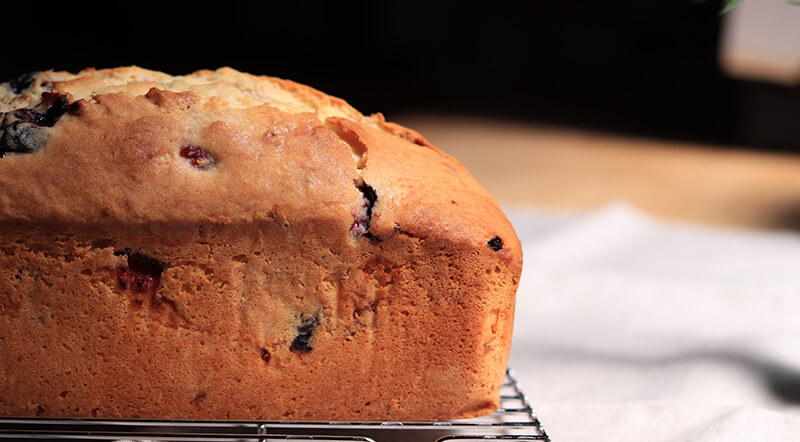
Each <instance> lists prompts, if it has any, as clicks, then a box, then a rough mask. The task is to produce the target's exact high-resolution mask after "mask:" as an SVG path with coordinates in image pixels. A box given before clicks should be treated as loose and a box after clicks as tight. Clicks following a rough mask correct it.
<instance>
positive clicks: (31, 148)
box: [0, 92, 72, 158]
mask: <svg viewBox="0 0 800 442" xmlns="http://www.w3.org/2000/svg"><path fill="white" fill-rule="evenodd" d="M71 109H72V106H71V105H70V104H69V102H68V101H67V96H66V95H61V94H55V93H50V92H45V93H44V94H42V103H41V104H40V105H39V106H37V107H36V108H27V109H17V110H13V111H11V112H7V113H4V114H0V158H2V157H3V155H4V154H7V153H33V152H36V151H37V150H39V149H41V148H43V147H44V146H45V144H47V137H48V134H47V132H46V131H42V130H40V128H41V127H53V126H54V125H55V124H56V122H57V121H58V120H59V119H60V118H61V116H62V115H64V114H65V113H67V112H69V111H70V110H71Z"/></svg>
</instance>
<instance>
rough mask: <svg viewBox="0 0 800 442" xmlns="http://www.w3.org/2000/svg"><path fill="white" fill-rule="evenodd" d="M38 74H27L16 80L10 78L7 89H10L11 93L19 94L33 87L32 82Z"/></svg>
mask: <svg viewBox="0 0 800 442" xmlns="http://www.w3.org/2000/svg"><path fill="white" fill-rule="evenodd" d="M40 73H41V72H28V73H25V74H22V75H20V76H18V77H16V78H12V79H11V80H8V87H9V88H11V92H13V93H15V94H21V93H22V92H23V91H25V90H26V89H28V88H30V87H31V86H33V80H34V79H35V77H36V76H37V75H39V74H40Z"/></svg>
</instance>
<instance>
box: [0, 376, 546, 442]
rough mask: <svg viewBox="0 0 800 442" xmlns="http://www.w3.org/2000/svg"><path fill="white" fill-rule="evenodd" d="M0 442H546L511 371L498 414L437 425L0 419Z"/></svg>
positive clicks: (438, 423) (537, 421)
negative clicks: (31, 441) (32, 441)
mask: <svg viewBox="0 0 800 442" xmlns="http://www.w3.org/2000/svg"><path fill="white" fill-rule="evenodd" d="M0 439H37V440H69V439H72V440H76V439H78V440H101V441H199V440H208V441H215V442H216V441H259V442H273V441H285V440H293V441H327V442H345V441H347V442H354V441H356V442H464V441H475V440H487V439H488V440H541V441H549V440H550V438H549V437H548V436H547V433H546V432H545V430H544V428H543V427H542V424H541V422H539V419H538V418H537V417H536V412H535V411H534V410H533V408H532V407H531V405H530V403H529V402H528V398H527V396H525V394H524V393H523V392H522V389H521V388H520V385H519V383H518V382H517V380H516V378H515V377H514V373H513V372H512V371H511V370H508V371H507V372H506V381H505V383H504V384H503V388H502V390H501V392H500V409H499V410H497V411H496V412H495V413H493V414H491V415H489V416H484V417H480V418H476V419H459V420H452V421H443V422H427V423H423V422H375V423H371V422H369V423H368V422H251V421H144V420H102V419H51V418H0Z"/></svg>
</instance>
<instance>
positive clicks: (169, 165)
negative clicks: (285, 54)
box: [0, 67, 522, 421]
mask: <svg viewBox="0 0 800 442" xmlns="http://www.w3.org/2000/svg"><path fill="white" fill-rule="evenodd" d="M521 266H522V257H521V249H520V245H519V241H518V239H517V237H516V235H515V233H514V231H513V229H512V227H511V225H510V223H509V222H508V220H507V219H506V217H505V216H504V215H503V213H502V212H501V211H500V209H499V208H498V205H497V203H496V202H495V201H494V200H493V199H492V197H491V196H490V195H489V194H488V193H487V192H486V191H485V190H484V189H483V188H482V187H481V186H480V185H479V184H478V183H477V182H476V180H475V179H474V178H472V177H471V176H470V175H469V174H468V173H467V171H466V170H465V169H464V167H463V166H462V165H461V164H460V163H458V162H457V161H456V160H454V159H453V158H451V157H449V156H448V155H446V154H444V153H443V152H441V151H440V150H438V149H437V148H436V147H434V146H433V145H431V144H430V143H429V142H428V141H426V140H425V139H424V138H423V137H422V136H421V135H420V134H418V133H416V132H414V131H412V130H409V129H406V128H404V127H401V126H399V125H397V124H393V123H390V122H387V121H385V120H384V118H383V116H382V115H380V114H376V115H372V116H364V115H362V114H361V113H359V112H358V111H356V110H355V109H353V108H352V107H350V106H349V105H348V104H347V103H345V102H344V101H342V100H340V99H337V98H333V97H330V96H328V95H325V94H323V93H321V92H318V91H316V90H314V89H312V88H309V87H306V86H303V85H300V84H297V83H294V82H291V81H287V80H282V79H277V78H270V77H263V76H261V77H259V76H252V75H249V74H244V73H240V72H237V71H235V70H233V69H229V68H223V69H219V70H216V71H199V72H196V73H193V74H191V75H186V76H171V75H167V74H164V73H160V72H155V71H149V70H145V69H141V68H137V67H126V68H117V69H107V70H93V69H88V70H84V71H82V72H80V73H78V74H71V73H66V72H56V71H48V72H38V73H33V74H29V75H24V76H21V77H19V78H17V79H14V80H12V81H9V82H7V83H3V84H0V415H4V416H64V417H98V418H165V419H236V420H251V419H257V420H262V419H263V420H320V421H328V420H338V421H342V420H346V421H361V420H387V419H389V420H396V421H400V420H437V419H450V418H464V417H474V416H478V415H482V414H487V413H490V412H491V411H493V410H494V409H496V407H497V406H498V401H499V392H500V386H501V384H502V381H503V375H504V370H505V366H506V362H507V358H508V351H509V346H510V341H511V329H512V317H513V311H514V296H515V292H516V288H517V284H518V278H519V276H520V271H521Z"/></svg>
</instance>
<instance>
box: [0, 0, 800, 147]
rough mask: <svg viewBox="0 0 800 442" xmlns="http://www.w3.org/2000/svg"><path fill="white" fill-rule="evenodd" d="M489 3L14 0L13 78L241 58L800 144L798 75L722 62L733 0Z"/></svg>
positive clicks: (377, 82)
mask: <svg viewBox="0 0 800 442" xmlns="http://www.w3.org/2000/svg"><path fill="white" fill-rule="evenodd" d="M484 3H485V4H484V5H482V6H471V7H467V6H465V5H466V4H467V3H466V2H459V3H455V2H454V3H434V2H408V1H405V2H393V3H392V4H389V3H388V2H386V3H381V2H351V3H346V4H336V3H334V2H326V3H318V4H317V3H308V2H302V3H301V2H295V3H290V2H281V3H273V2H256V1H252V2H233V1H230V2H226V3H218V2H216V3H207V4H203V3H185V4H182V5H167V4H159V3H153V2H137V3H125V4H120V5H116V6H115V5H110V6H107V7H105V8H104V9H103V10H102V12H98V10H96V9H93V8H91V7H88V6H86V7H81V6H80V5H79V4H75V3H72V4H70V5H69V7H67V5H64V8H63V9H64V11H61V10H57V9H46V8H44V9H43V7H42V6H41V5H39V4H37V5H35V6H30V7H28V6H24V5H23V4H22V3H9V4H5V5H3V13H2V15H3V17H4V18H3V23H4V24H3V29H4V33H3V34H4V41H5V45H4V47H5V48H6V55H5V57H3V59H4V61H3V62H2V67H0V78H11V77H14V76H16V75H19V74H21V73H24V72H28V71H35V70H42V69H49V68H54V69H57V70H69V71H73V72H74V71H78V70H80V69H81V68H83V67H86V66H93V67H97V68H103V67H113V66H117V65H131V64H136V65H139V66H142V67H146V68H150V69H157V70H163V71H166V72H169V73H173V74H183V73H188V72H191V71H193V70H196V69H202V68H216V67H219V66H231V67H234V68H237V69H239V70H243V71H248V72H251V73H256V74H267V75H274V76H279V77H284V78H290V79H293V80H296V81H299V82H301V83H306V84H309V85H311V86H314V87H316V88H318V89H321V90H323V91H325V92H327V93H330V94H332V95H336V96H340V97H343V98H345V99H347V100H348V101H349V102H350V103H351V104H352V105H353V106H354V107H356V108H358V109H359V110H361V111H362V112H364V113H372V112H378V111H380V112H383V113H384V114H386V115H387V117H388V118H389V119H391V118H392V115H399V114H403V113H409V112H447V113H455V114H464V115H470V116H480V117H492V118H504V119H513V120H520V121H531V122H536V123H545V124H554V125H559V126H567V127H578V128H585V129H593V130H603V131H608V132H616V133H625V134H634V135H644V136H649V137H656V138H667V139H680V140H692V141H701V142H711V143H716V144H721V145H737V146H746V147H750V148H757V149H765V150H781V151H800V128H798V126H800V124H796V121H797V115H800V113H798V111H800V92H798V88H786V87H779V86H772V85H765V84H758V83H751V82H744V81H739V80H734V79H731V78H728V77H726V76H725V75H724V74H723V73H722V72H721V71H720V69H719V67H718V65H717V48H718V43H719V35H720V26H721V18H720V17H719V15H718V12H719V10H720V8H721V2H719V1H706V2H701V3H693V2H692V1H691V0H685V1H681V0H677V1H676V0H638V1H637V0H630V1H621V2H541V1H530V2H506V3H497V2H494V3H491V5H489V3H488V2H484ZM476 4H478V3H476ZM212 5H213V7H212ZM66 10H69V11H76V10H77V12H69V13H68V12H66Z"/></svg>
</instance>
